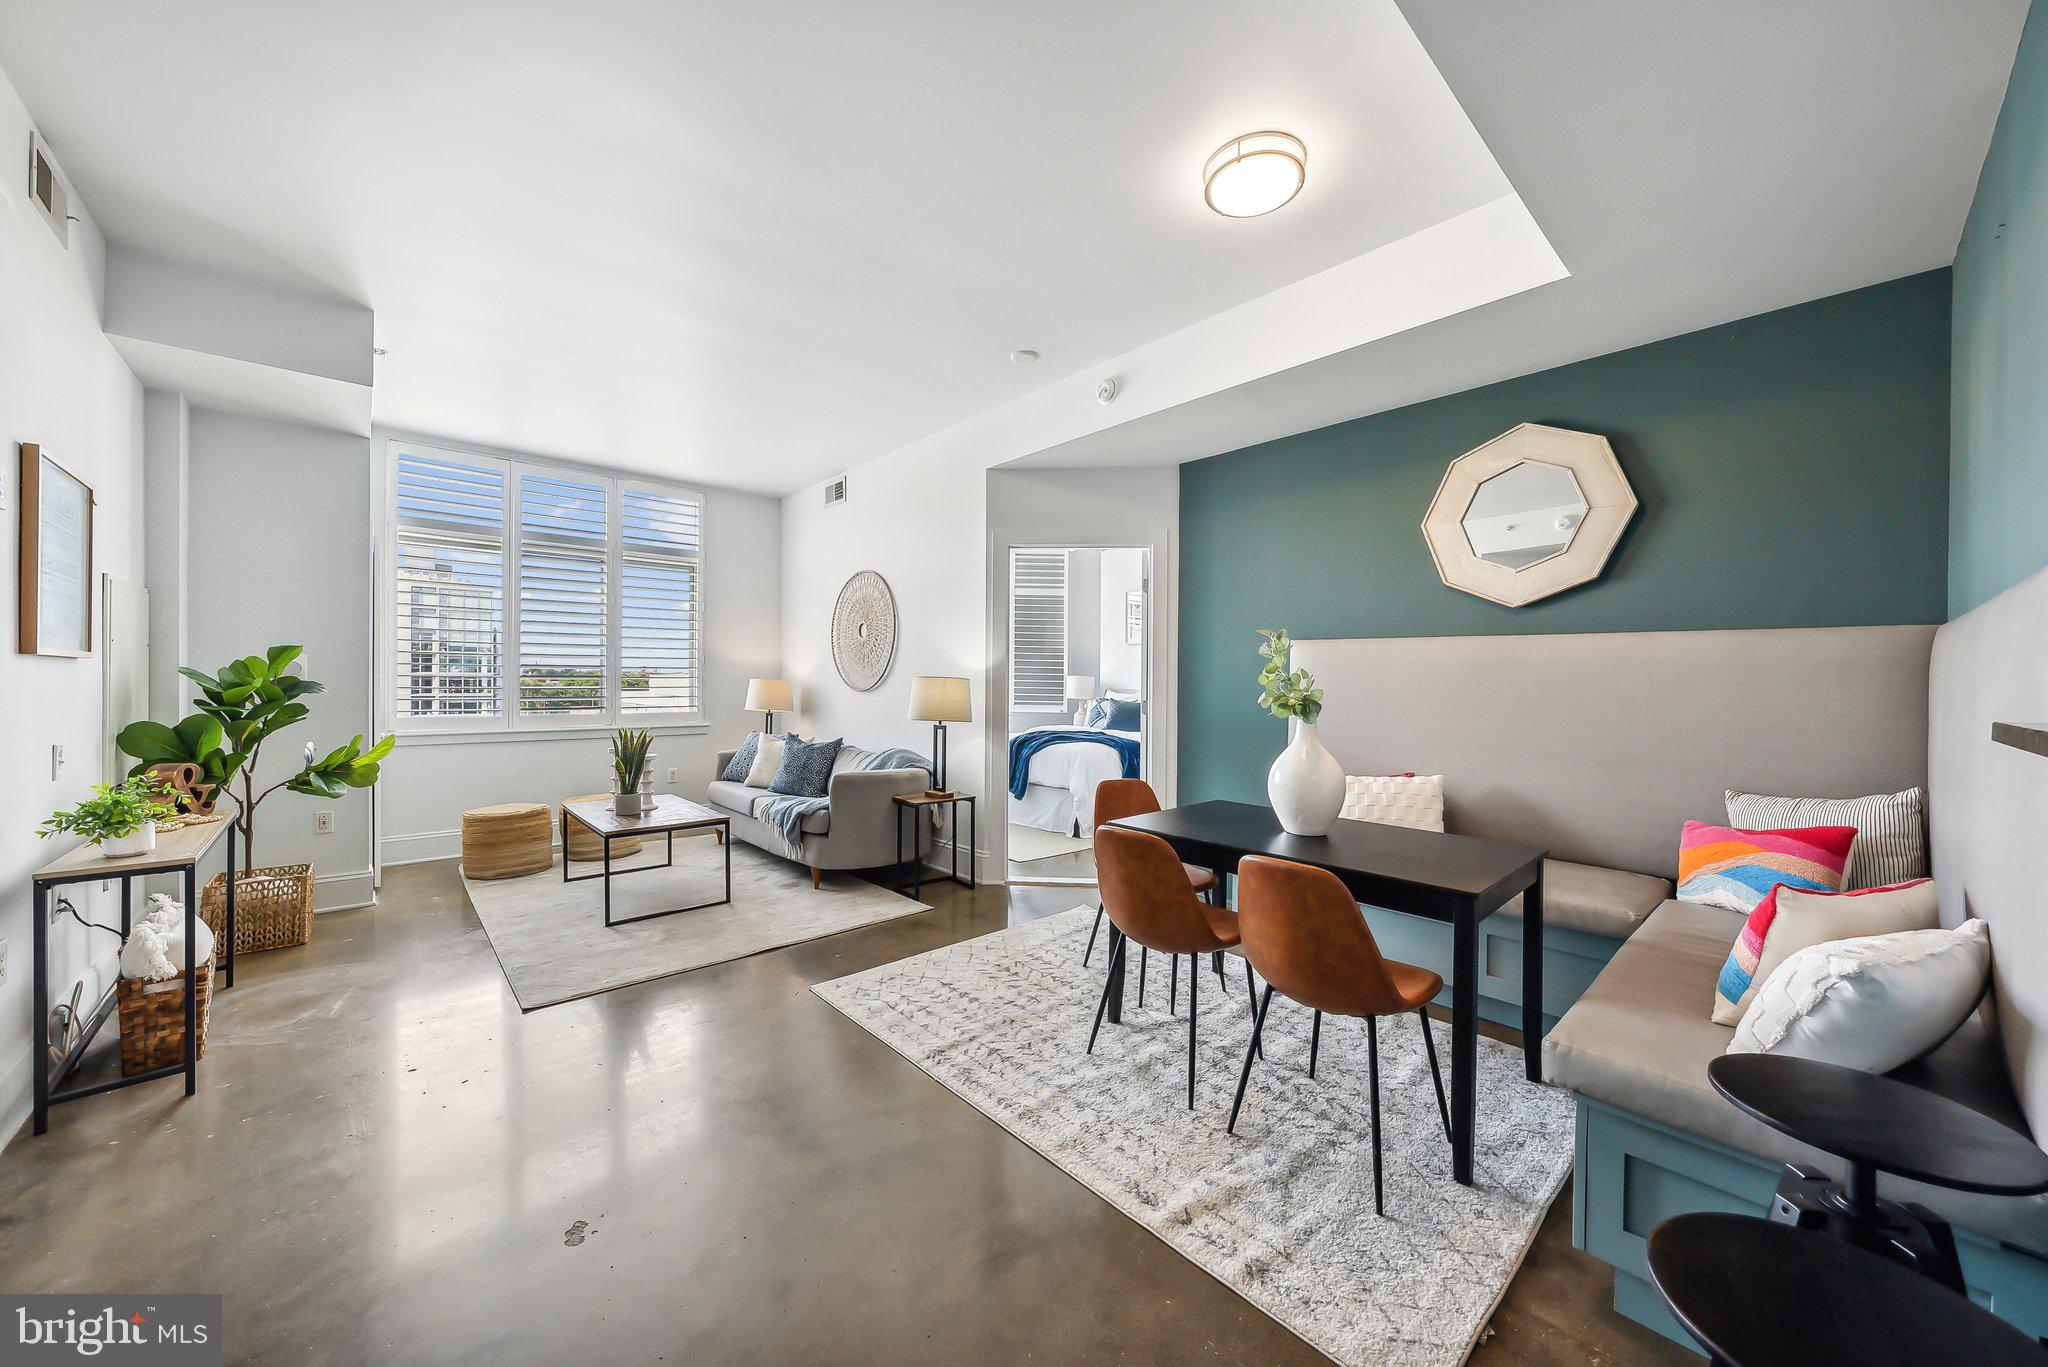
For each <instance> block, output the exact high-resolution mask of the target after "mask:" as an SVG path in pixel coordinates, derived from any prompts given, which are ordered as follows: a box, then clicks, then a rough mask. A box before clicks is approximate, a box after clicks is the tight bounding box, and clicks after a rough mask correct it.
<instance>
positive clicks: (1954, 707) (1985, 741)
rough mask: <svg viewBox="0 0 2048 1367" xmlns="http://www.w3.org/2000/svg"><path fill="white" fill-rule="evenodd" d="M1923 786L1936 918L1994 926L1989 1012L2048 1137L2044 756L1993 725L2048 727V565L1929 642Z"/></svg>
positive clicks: (2047, 760)
mask: <svg viewBox="0 0 2048 1367" xmlns="http://www.w3.org/2000/svg"><path fill="white" fill-rule="evenodd" d="M1929 701H1930V705H1931V712H1930V715H1931V717H1932V719H1933V721H1932V725H1931V727H1930V730H1929V735H1928V772H1929V775H1930V782H1929V785H1928V792H1929V798H1930V801H1931V804H1932V805H1931V811H1932V814H1933V822H1934V881H1935V886H1936V887H1937V888H1938V889H1939V890H1940V892H1941V919H1942V922H1943V924H1945V925H1954V924H1955V923H1956V922H1957V921H1960V920H1962V919H1963V918H1964V917H1965V916H1980V917H1982V918H1983V919H1984V920H1985V921H1986V922H1988V923H1989V924H1990V926H1991V969H1992V1005H1993V1010H1994V1011H1995V1012H1996V1013H1997V1017H1998V1033H1999V1038H2000V1040H2001V1042H2002V1043H2003V1044H2004V1046H2005V1057H2006V1066H2007V1069H2008V1071H2009V1072H2010V1073H2011V1074H2012V1085H2013V1090H2014V1091H2015V1092H2017V1093H2018V1094H2019V1098H2020V1108H2021V1110H2023V1111H2025V1112H2026V1116H2027V1123H2028V1124H2029V1125H2030V1126H2032V1127H2033V1131H2034V1135H2035V1138H2037V1139H2040V1138H2043V1137H2048V756H2043V755H2035V754H2029V753H2027V752H2026V751H2023V750H2016V749H2014V748H2013V747H2011V746H2009V745H2000V744H1998V743H1996V742H1994V741H1993V740H1992V739H1991V723H1993V722H1994V721H2003V722H2024V723H2030V724H2033V723H2040V722H2042V721H2044V720H2048V570H2044V571H2042V572H2041V573H2039V574H2036V575H2035V576H2034V577H2033V578H2031V579H2028V580H2026V581H2024V582H2022V583H2021V584H2019V585H2018V586H2017V587H2014V588H2010V589H2007V590H2006V591H2005V592H2004V593H2001V594H2000V595H1998V597H1996V598H1994V599H1992V600H1991V601H1990V602H1988V603H1986V604H1984V605H1983V606H1982V607H1980V608H1978V609H1976V610H1975V611H1974V612H1970V613H1967V614H1965V615H1964V616H1961V617H1958V618H1957V619H1956V620H1955V621H1953V622H1950V623H1949V624H1948V625H1947V626H1945V627H1943V628H1942V629H1941V631H1940V633H1939V634H1938V635H1937V636H1936V637H1935V638H1934V672H1933V687H1932V695H1931V697H1930V699H1929Z"/></svg>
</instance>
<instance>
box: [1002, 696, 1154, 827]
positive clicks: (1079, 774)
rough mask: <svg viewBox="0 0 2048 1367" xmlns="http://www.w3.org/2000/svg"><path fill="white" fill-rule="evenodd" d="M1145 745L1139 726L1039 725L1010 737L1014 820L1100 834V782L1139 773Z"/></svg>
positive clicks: (1133, 776)
mask: <svg viewBox="0 0 2048 1367" xmlns="http://www.w3.org/2000/svg"><path fill="white" fill-rule="evenodd" d="M1141 759H1142V748H1141V742H1140V734H1139V732H1138V731H1137V730H1136V729H1132V730H1128V731H1126V730H1113V729H1111V728H1109V727H1107V726H1093V727H1086V726H1075V725H1073V724H1072V723H1066V724H1063V725H1059V726H1034V727H1031V728H1030V729H1028V730H1024V731H1018V732H1016V733H1014V734H1013V735H1011V737H1010V812H1009V819H1010V820H1011V821H1013V822H1015V823H1016V824H1018V825H1020V826H1033V827H1036V828H1037V829H1039V830H1041V831H1051V832H1053V833H1054V834H1056V835H1069V836H1080V837H1082V838H1084V839H1085V838H1087V837H1089V836H1092V835H1094V834H1095V785H1096V784H1098V783H1101V782H1103V781H1104V780H1105V779H1112V778H1136V777H1137V776H1138V775H1139V773H1140V761H1141Z"/></svg>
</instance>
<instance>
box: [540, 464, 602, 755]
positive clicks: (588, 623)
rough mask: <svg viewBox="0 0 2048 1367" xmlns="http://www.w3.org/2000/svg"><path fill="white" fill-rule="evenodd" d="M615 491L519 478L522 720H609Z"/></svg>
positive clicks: (592, 483)
mask: <svg viewBox="0 0 2048 1367" xmlns="http://www.w3.org/2000/svg"><path fill="white" fill-rule="evenodd" d="M610 523H611V486H610V483H609V482H608V481H605V480H578V479H568V478H562V477H558V476H554V475H542V474H534V473H531V472H525V473H522V475H521V477H520V480H519V715H520V716H521V717H523V718H528V719H533V720H539V719H543V718H550V717H589V716H595V715H602V714H603V713H604V712H605V711H606V705H605V696H606V688H605V679H606V671H605V661H606V658H607V656H608V655H609V653H610V652H609V651H608V649H607V644H608V641H609V636H608V634H607V626H606V623H607V616H606V611H605V608H606V594H607V589H606V585H607V583H608V582H609V580H610V577H611V576H610V560H611V530H610Z"/></svg>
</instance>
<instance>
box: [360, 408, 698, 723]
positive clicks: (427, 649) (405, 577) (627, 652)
mask: <svg viewBox="0 0 2048 1367" xmlns="http://www.w3.org/2000/svg"><path fill="white" fill-rule="evenodd" d="M390 473H391V479H390V484H391V523H390V526H391V535H390V545H391V547H392V551H391V555H390V563H391V581H390V582H391V586H392V591H393V593H394V595H395V597H394V602H393V613H392V628H393V629H392V634H391V638H390V649H391V661H392V665H391V668H392V673H391V676H390V677H391V678H392V681H393V683H392V695H391V712H392V723H393V725H394V726H395V727H397V728H399V729H402V730H413V731H491V730H500V731H504V730H511V731H517V730H522V729H544V728H548V727H556V728H559V727H562V726H577V725H587V726H604V725H614V724H618V723H621V722H631V723H633V724H635V725H648V724H655V725H659V724H661V723H664V722H679V721H694V720H696V719H697V717H698V715H699V714H700V713H701V711H702V707H703V689H702V682H701V667H702V658H703V641H702V633H703V597H702V585H703V539H704V538H703V530H704V528H703V522H704V516H703V500H702V499H701V498H700V497H699V496H698V495H696V494H693V493H689V492H686V491H684V490H681V489H675V488H669V487H666V486H661V485H654V484H647V483H643V482H638V481H628V480H625V479H619V478H614V477H611V476H607V475H602V474H597V473H594V472H591V471H587V470H577V469H573V468H568V467H553V466H542V465H533V464H526V463H521V462H515V461H506V460H500V459H497V458H494V457H488V456H476V455H470V454H467V453H463V452H452V451H442V450H437V449H434V448H431V447H420V446H401V445H399V444H398V443H396V442H394V443H393V446H392V459H391V466H390Z"/></svg>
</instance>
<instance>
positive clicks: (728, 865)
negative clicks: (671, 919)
mask: <svg viewBox="0 0 2048 1367" xmlns="http://www.w3.org/2000/svg"><path fill="white" fill-rule="evenodd" d="M565 810H567V811H568V813H569V819H570V820H571V821H574V822H575V823H576V824H577V825H579V826H581V827H582V828H583V829H584V830H586V831H589V832H590V833H591V834H592V835H594V836H596V837H597V838H598V839H599V840H600V841H602V842H603V843H604V868H603V869H602V870H601V871H600V872H597V873H586V874H584V875H582V876H581V877H579V878H571V877H570V876H569V842H568V841H567V840H566V839H564V840H563V842H562V881H563V882H564V883H588V882H590V881H591V880H592V879H593V878H602V879H603V880H604V923H605V926H606V928H607V929H609V928H610V927H612V926H630V925H633V924H634V923H636V922H639V921H653V920H657V919H659V918H660V917H663V916H679V915H681V914H682V913H683V912H686V911H702V910H704V908H706V907H722V906H724V905H725V904H726V903H728V902H730V901H732V822H731V821H729V820H727V819H726V818H724V817H720V818H718V820H716V821H701V822H692V823H691V824H690V825H689V826H687V827H681V828H678V827H674V826H670V827H668V828H667V829H666V830H661V831H601V830H599V829H598V828H597V827H595V826H593V825H591V824H590V823H589V822H588V821H585V820H584V819H583V818H582V817H581V816H580V815H578V814H577V812H576V810H575V809H574V808H573V807H572V808H566V809H565ZM699 827H704V828H708V829H710V830H714V831H716V832H718V845H719V848H720V849H722V850H723V851H724V852H725V896H723V897H713V898H711V899H709V900H708V901H703V902H692V903H690V905H688V906H686V907H670V908H669V909H668V910H667V911H649V912H644V913H642V914H641V915H639V916H628V917H626V918H625V919H624V920H620V921H614V920H613V919H612V879H613V878H614V877H624V876H625V875H626V874H629V873H652V872H654V871H655V870H656V869H671V868H674V867H675V863H676V831H677V830H678V829H684V830H696V829H698V828H699ZM650 835H663V836H666V837H667V838H668V857H667V859H666V860H664V861H663V862H662V863H659V864H641V865H639V866H637V867H635V868H630V869H616V870H615V869H613V868H612V841H614V840H623V839H626V838H627V837H631V838H633V839H635V840H645V839H646V838H647V837H648V836H650Z"/></svg>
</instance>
